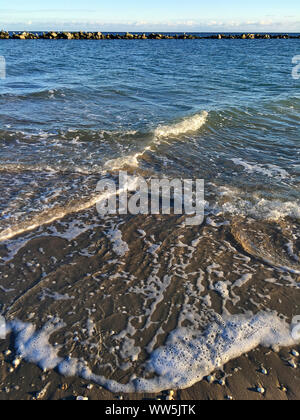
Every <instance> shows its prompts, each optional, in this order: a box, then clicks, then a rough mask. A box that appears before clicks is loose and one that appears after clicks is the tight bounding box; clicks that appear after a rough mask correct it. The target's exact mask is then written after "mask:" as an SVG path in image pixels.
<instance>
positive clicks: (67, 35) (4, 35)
mask: <svg viewBox="0 0 300 420" xmlns="http://www.w3.org/2000/svg"><path fill="white" fill-rule="evenodd" d="M1 39H21V40H26V39H52V40H61V39H68V40H83V39H85V40H114V39H124V40H148V39H151V40H153V39H156V40H163V39H177V40H186V39H217V40H224V39H241V40H245V39H251V40H255V39H300V35H288V34H275V35H274V34H272V35H269V34H238V35H236V34H235V35H230V34H218V35H207V36H205V35H193V34H185V33H181V34H176V35H174V34H165V33H163V34H159V33H152V34H131V33H128V32H127V33H126V34H115V33H112V34H107V33H102V32H44V33H31V32H18V33H9V32H5V31H1V32H0V40H1Z"/></svg>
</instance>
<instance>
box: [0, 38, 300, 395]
mask: <svg viewBox="0 0 300 420" xmlns="http://www.w3.org/2000/svg"><path fill="white" fill-rule="evenodd" d="M200 35H204V34H200ZM299 55H300V44H299V40H295V39H286V40H284V39H283V40H281V39H274V40H273V39H272V40H267V39H266V40H212V39H203V40H146V41H143V40H133V41H128V40H100V41H87V40H57V41H55V40H26V41H20V40H3V41H0V56H2V57H4V60H5V63H6V77H5V78H2V79H0V110H1V111H0V188H1V194H0V313H1V314H2V316H3V317H4V318H5V319H6V321H7V331H8V333H9V332H10V333H12V334H14V335H15V337H16V352H17V353H18V355H19V356H20V357H21V358H22V359H24V360H26V361H28V362H33V363H36V364H37V365H39V366H40V367H42V368H43V369H54V368H56V369H57V370H58V371H59V372H60V373H61V374H62V375H67V376H76V375H77V376H80V377H82V378H84V379H87V380H90V381H93V382H95V383H98V384H99V385H101V386H104V387H106V388H107V389H109V390H111V391H114V392H121V391H122V392H134V391H138V392H159V391H161V390H165V389H180V388H187V387H189V386H192V385H193V384H195V383H196V382H199V381H200V380H202V379H203V377H205V376H206V375H209V374H210V373H211V372H213V371H214V370H215V369H219V368H221V367H222V366H223V365H224V364H226V363H227V362H228V361H229V360H231V359H233V358H236V357H238V356H240V355H241V354H244V353H246V352H248V351H250V350H251V349H253V348H255V347H257V346H259V345H266V346H273V347H274V346H275V347H276V346H279V347H280V346H285V345H291V344H292V343H294V341H295V340H294V339H293V336H292V335H291V332H290V325H291V323H292V322H293V319H295V317H297V316H299V315H300V309H299V298H300V292H299V289H300V220H299V219H300V147H299V146H300V125H299V122H300V90H299V89H300V79H299V78H295V77H293V74H294V76H295V71H294V72H293V69H295V66H296V64H295V61H294V64H293V62H292V60H293V57H296V56H299ZM2 62H3V60H2ZM298 62H300V59H299V61H298ZM119 171H127V172H128V173H129V174H130V175H131V176H136V177H143V178H144V179H146V180H151V179H154V178H155V179H157V178H158V179H168V180H170V181H171V180H173V179H182V180H183V179H191V180H196V179H203V180H204V182H205V219H204V221H203V223H202V224H201V225H200V226H187V225H186V224H185V216H184V215H177V214H170V215H151V214H147V215H146V214H140V215H130V214H128V215H118V214H117V215H107V216H105V217H101V216H100V215H99V214H98V213H97V211H96V203H97V201H98V200H99V193H98V192H97V191H96V187H97V183H98V182H99V181H100V180H101V179H103V178H105V179H110V180H114V179H116V178H117V176H118V173H119Z"/></svg>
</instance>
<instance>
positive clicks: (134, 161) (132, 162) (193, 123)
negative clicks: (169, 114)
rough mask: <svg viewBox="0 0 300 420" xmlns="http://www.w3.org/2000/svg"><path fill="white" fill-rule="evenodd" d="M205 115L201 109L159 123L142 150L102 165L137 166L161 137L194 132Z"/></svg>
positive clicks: (108, 166)
mask: <svg viewBox="0 0 300 420" xmlns="http://www.w3.org/2000/svg"><path fill="white" fill-rule="evenodd" d="M207 117H208V112H207V111H202V112H201V113H199V114H195V115H193V116H190V117H186V118H184V119H183V120H182V121H180V122H175V123H174V124H170V125H160V126H158V127H157V128H156V129H155V130H154V131H153V138H152V141H151V143H150V144H149V145H148V146H146V147H145V148H144V149H143V150H142V151H140V152H138V153H135V154H132V155H129V156H124V157H123V156H122V157H120V158H117V159H112V160H109V161H108V162H106V164H105V165H104V167H105V168H106V169H110V170H113V171H115V170H118V169H124V168H126V167H131V168H138V166H139V159H140V158H142V157H143V155H144V154H145V153H146V152H147V151H151V150H152V149H153V148H154V147H155V146H157V145H159V144H160V143H161V141H162V140H163V139H171V138H174V137H175V138H177V140H178V138H180V137H181V136H183V135H185V134H192V133H196V132H197V131H199V130H200V128H201V127H202V126H203V125H204V124H205V123H206V120H207Z"/></svg>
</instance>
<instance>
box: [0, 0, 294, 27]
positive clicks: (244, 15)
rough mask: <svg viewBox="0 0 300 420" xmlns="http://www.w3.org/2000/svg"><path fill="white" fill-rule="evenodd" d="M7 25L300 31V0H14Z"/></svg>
mask: <svg viewBox="0 0 300 420" xmlns="http://www.w3.org/2000/svg"><path fill="white" fill-rule="evenodd" d="M5 3H6V5H5V7H3V5H2V6H1V5H0V28H3V29H6V30H23V29H24V30H36V31H37V30H50V29H51V30H81V29H82V30H91V31H94V30H100V31H126V30H128V31H136V32H142V31H163V30H165V31H167V32H168V31H187V32H192V31H205V32H206V31H210V32H215V31H229V32H244V31H248V32H249V31H256V32H259V31H261V32H272V31H275V32H276V31H283V32H287V31H289V32H300V1H299V0H286V1H282V0H251V1H249V2H247V1H243V0H212V1H210V0H205V1H203V0H184V1H182V0H181V1H179V0H111V1H109V0H86V1H85V2H83V1H79V0H51V1H50V2H45V1H42V0H27V1H24V0H11V1H9V2H5ZM2 4H3V3H2Z"/></svg>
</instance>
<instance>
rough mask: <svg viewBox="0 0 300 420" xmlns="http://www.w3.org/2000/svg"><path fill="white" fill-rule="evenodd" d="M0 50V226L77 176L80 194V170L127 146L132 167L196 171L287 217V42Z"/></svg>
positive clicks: (292, 155)
mask: <svg viewBox="0 0 300 420" xmlns="http://www.w3.org/2000/svg"><path fill="white" fill-rule="evenodd" d="M0 54H1V55H2V56H3V57H5V60H6V66H7V68H6V75H7V76H6V79H1V80H0V109H1V115H0V142H1V153H0V170H1V173H2V175H3V176H2V177H1V181H0V182H1V190H2V191H4V192H5V193H4V194H3V197H2V200H0V208H1V211H2V214H1V222H0V223H1V225H2V227H3V228H4V227H7V226H10V225H12V224H15V223H16V221H18V220H22V217H23V216H24V217H25V214H26V218H30V217H31V210H32V209H34V213H37V212H38V213H41V212H43V210H45V208H48V207H49V205H50V206H52V207H55V204H57V203H58V202H60V201H61V202H62V203H63V202H64V201H65V200H68V194H67V191H68V190H69V189H70V191H72V194H73V191H74V188H73V184H72V188H71V187H70V180H71V181H72V182H73V181H74V178H77V177H81V176H82V174H84V175H85V176H84V177H81V178H80V179H79V178H78V185H76V195H77V196H78V198H79V199H81V198H84V197H85V196H88V195H89V191H90V188H94V184H93V183H91V185H88V186H87V184H86V179H87V178H88V177H87V175H91V174H93V175H95V174H100V173H101V171H102V170H103V169H104V168H105V165H106V167H107V162H109V163H108V166H111V167H113V168H114V169H117V168H118V164H119V166H120V169H121V168H123V167H124V165H125V164H129V166H130V159H131V158H132V157H135V156H136V154H138V161H139V162H138V165H135V166H137V167H135V170H138V169H147V171H149V173H151V174H156V175H158V176H162V175H164V176H170V177H185V178H196V177H197V178H205V180H206V182H207V184H208V187H207V188H208V189H210V187H209V186H212V185H214V186H215V187H217V189H219V190H218V191H220V189H221V191H223V190H224V188H225V189H230V190H231V193H232V191H235V193H234V194H233V195H234V197H235V198H233V197H232V200H234V201H236V200H237V196H239V197H240V195H241V194H244V193H245V191H247V192H249V197H248V198H249V199H250V201H251V197H252V198H253V197H256V198H257V197H258V196H259V198H260V199H263V200H269V201H271V202H272V200H273V202H276V203H279V205H280V203H282V204H283V208H284V205H285V203H286V202H288V203H289V206H288V208H289V210H287V212H285V211H284V210H283V215H289V214H290V213H291V215H292V216H297V215H299V211H297V209H298V208H299V201H298V200H299V185H300V184H299V182H300V178H299V176H300V166H299V156H300V148H299V112H300V95H299V86H300V81H299V80H295V79H293V78H292V68H293V65H292V58H293V57H294V56H296V55H299V54H300V46H299V41H298V40H292V39H291V40H255V41H251V40H222V41H219V40H188V41H183V40H182V41H178V40H163V41H156V40H148V41H147V42H142V41H132V42H127V41H124V40H115V41H98V42H95V41H64V40H61V41H52V40H49V41H48V40H43V41H39V40H31V41H26V42H20V41H18V40H9V41H6V40H5V41H2V42H1V44H0ZM203 113H204V114H203ZM205 113H208V114H207V117H205V115H206V114H205ZM201 118H204V120H203V121H202V119H201ZM182 121H183V122H184V123H183V124H181V126H180V129H179V132H178V130H177V131H176V132H175V133H174V130H172V127H174V126H175V127H176V126H177V124H178V123H180V122H182ZM159 127H162V129H163V130H164V131H163V135H161V136H160V138H159V139H156V138H155V133H157V130H158V128H159ZM180 130H182V131H180ZM149 145H152V148H151V149H150V151H149V150H148V151H147V150H146V148H147V146H149ZM145 157H146V159H145ZM111 162H113V164H111ZM122 162H123V163H122ZM124 162H125V163H124ZM131 163H133V161H132V162H131ZM135 163H136V162H135ZM125 166H126V165H125ZM63 173H65V174H64V175H62V174H63ZM50 175H51V176H50ZM55 177H56V178H55ZM53 179H55V182H54V181H53ZM12 180H14V181H12ZM37 180H41V182H39V181H38V182H37V184H38V187H37V186H36V187H34V186H33V185H34V183H35V182H36V181H37ZM48 181H49V182H48ZM55 183H56V187H55V185H54V184H55ZM58 184H59V188H60V190H61V191H63V192H64V193H63V194H62V196H61V197H60V194H58V193H56V194H55V201H53V202H52V199H49V200H48V201H47V203H46V202H45V199H44V197H45V196H46V197H48V198H49V197H52V195H53V191H54V190H55V189H58ZM16 185H17V188H16ZM29 185H31V187H30V191H28V190H29ZM234 188H236V189H237V190H234ZM222 189H223V190H222ZM24 190H26V191H27V192H28V196H27V195H26V197H27V200H26V202H25V201H24V196H23V195H22V194H23V192H24ZM80 194H82V197H81V196H80ZM216 200H217V199H215V201H216ZM254 201H255V200H254ZM269 201H268V202H269ZM49 202H50V204H49ZM246 202H247V203H248V201H247V200H246ZM243 203H244V205H243V206H242V207H243V208H244V209H245V205H246V206H247V204H245V202H243ZM251 203H252V204H251V205H253V206H254V208H255V205H256V204H258V202H257V201H256V202H255V203H253V202H252V201H251ZM291 208H293V210H291ZM30 209H31V210H30ZM227 209H228V210H231V211H233V212H236V211H237V212H239V210H238V209H236V206H235V205H234V206H232V208H230V206H229V205H227ZM241 211H244V210H241ZM267 213H268V211H267ZM261 214H262V215H264V211H263V210H262V213H261Z"/></svg>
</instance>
